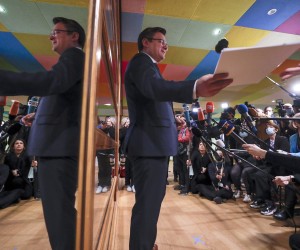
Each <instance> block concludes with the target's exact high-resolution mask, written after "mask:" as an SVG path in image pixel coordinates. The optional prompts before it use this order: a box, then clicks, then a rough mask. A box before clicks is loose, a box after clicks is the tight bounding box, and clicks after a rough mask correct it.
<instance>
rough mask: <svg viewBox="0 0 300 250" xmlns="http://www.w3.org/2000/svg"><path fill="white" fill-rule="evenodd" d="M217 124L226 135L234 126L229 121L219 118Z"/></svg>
mask: <svg viewBox="0 0 300 250" xmlns="http://www.w3.org/2000/svg"><path fill="white" fill-rule="evenodd" d="M218 126H219V128H220V130H221V131H222V132H223V133H224V134H225V135H226V136H229V135H230V134H231V133H232V132H233V130H234V126H233V124H232V123H231V122H230V121H226V120H221V121H220V122H219V124H218Z"/></svg>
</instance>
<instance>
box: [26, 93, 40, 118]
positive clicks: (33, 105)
mask: <svg viewBox="0 0 300 250" xmlns="http://www.w3.org/2000/svg"><path fill="white" fill-rule="evenodd" d="M38 105H39V98H38V97H37V96H33V97H31V99H30V100H29V101H28V109H27V114H31V113H35V112H36V109H37V107H38Z"/></svg>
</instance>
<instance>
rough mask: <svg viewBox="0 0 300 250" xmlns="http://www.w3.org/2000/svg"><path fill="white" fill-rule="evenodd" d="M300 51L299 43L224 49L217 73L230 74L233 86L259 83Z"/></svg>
mask: <svg viewBox="0 0 300 250" xmlns="http://www.w3.org/2000/svg"><path fill="white" fill-rule="evenodd" d="M299 49H300V42H299V43H292V44H282V45H274V46H265V47H246V48H226V49H223V50H222V52H221V55H220V58H219V61H218V63H217V66H216V69H215V73H222V72H228V73H229V77H230V78H233V83H232V84H231V86H232V85H244V84H250V83H258V82H260V81H261V80H262V79H263V78H264V77H266V76H268V75H269V74H270V73H271V72H272V71H273V70H274V69H276V68H277V67H278V66H279V65H280V64H281V63H283V62H284V61H285V60H286V59H287V58H288V57H289V56H291V55H292V54H293V53H294V52H296V51H297V50H299Z"/></svg>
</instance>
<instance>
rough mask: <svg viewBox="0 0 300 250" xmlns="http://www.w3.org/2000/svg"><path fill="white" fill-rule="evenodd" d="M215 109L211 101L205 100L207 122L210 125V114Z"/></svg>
mask: <svg viewBox="0 0 300 250" xmlns="http://www.w3.org/2000/svg"><path fill="white" fill-rule="evenodd" d="M214 110H215V106H214V103H213V102H207V103H206V113H207V124H208V125H209V126H210V125H211V116H212V113H213V112H214Z"/></svg>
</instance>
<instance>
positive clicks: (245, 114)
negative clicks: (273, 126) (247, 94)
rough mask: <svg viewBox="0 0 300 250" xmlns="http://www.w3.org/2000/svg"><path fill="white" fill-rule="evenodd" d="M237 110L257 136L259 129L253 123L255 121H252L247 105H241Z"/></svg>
mask: <svg viewBox="0 0 300 250" xmlns="http://www.w3.org/2000/svg"><path fill="white" fill-rule="evenodd" d="M237 110H238V111H239V113H240V114H241V115H242V117H243V118H244V119H245V121H246V123H247V125H248V127H249V128H250V129H251V131H252V132H253V133H255V134H257V129H256V127H255V126H254V125H253V123H252V122H253V120H252V118H251V116H250V115H249V114H248V107H247V106H246V105H245V104H240V105H238V106H237Z"/></svg>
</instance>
